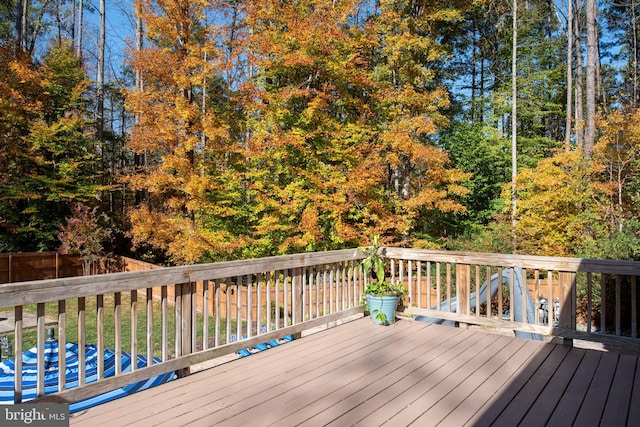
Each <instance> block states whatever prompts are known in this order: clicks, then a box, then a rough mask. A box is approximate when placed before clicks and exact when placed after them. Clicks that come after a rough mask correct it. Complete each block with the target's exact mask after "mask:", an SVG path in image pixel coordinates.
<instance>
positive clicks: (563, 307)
mask: <svg viewBox="0 0 640 427" xmlns="http://www.w3.org/2000/svg"><path fill="white" fill-rule="evenodd" d="M558 280H559V285H560V317H559V323H560V325H559V326H560V327H561V328H565V329H569V330H571V331H575V330H576V273H574V272H568V271H560V272H558ZM563 343H564V344H566V345H569V346H573V339H567V338H563Z"/></svg>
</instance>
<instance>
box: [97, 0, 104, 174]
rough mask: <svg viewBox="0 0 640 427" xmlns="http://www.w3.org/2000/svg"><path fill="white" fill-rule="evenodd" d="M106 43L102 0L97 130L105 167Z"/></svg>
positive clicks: (102, 0)
mask: <svg viewBox="0 0 640 427" xmlns="http://www.w3.org/2000/svg"><path fill="white" fill-rule="evenodd" d="M104 44H105V3H104V0H100V30H99V36H98V70H97V71H98V75H97V77H96V86H97V89H96V90H97V93H96V102H97V105H96V127H97V129H96V132H97V138H98V142H99V143H100V144H101V145H102V160H103V165H102V166H103V167H104Z"/></svg>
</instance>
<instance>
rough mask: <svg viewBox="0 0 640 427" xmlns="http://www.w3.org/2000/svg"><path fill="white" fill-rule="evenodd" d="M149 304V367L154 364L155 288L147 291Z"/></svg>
mask: <svg viewBox="0 0 640 427" xmlns="http://www.w3.org/2000/svg"><path fill="white" fill-rule="evenodd" d="M146 302H147V366H151V365H152V364H153V288H147V289H146Z"/></svg>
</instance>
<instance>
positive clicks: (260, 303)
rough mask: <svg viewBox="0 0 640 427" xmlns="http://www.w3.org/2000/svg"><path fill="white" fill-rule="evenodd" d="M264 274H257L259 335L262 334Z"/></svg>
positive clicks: (257, 325)
mask: <svg viewBox="0 0 640 427" xmlns="http://www.w3.org/2000/svg"><path fill="white" fill-rule="evenodd" d="M262 304H263V303H262V274H258V275H256V330H257V333H258V335H260V334H262V313H263V311H264V309H263V305H262Z"/></svg>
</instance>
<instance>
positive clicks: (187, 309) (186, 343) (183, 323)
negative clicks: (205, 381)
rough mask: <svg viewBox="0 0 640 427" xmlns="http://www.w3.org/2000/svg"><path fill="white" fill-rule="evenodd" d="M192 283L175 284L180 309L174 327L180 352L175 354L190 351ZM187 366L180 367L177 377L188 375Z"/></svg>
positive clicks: (183, 353) (188, 352) (189, 352)
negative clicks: (177, 334)
mask: <svg viewBox="0 0 640 427" xmlns="http://www.w3.org/2000/svg"><path fill="white" fill-rule="evenodd" d="M193 288H194V286H192V283H190V282H187V283H181V284H179V285H176V291H177V292H179V294H180V301H179V304H180V310H179V311H178V318H177V319H176V328H179V329H180V354H177V355H176V356H186V355H188V354H191V352H192V345H193V343H192V341H191V326H192V325H191V323H192V319H193V316H192V313H191V311H192V308H193V306H192V304H191V300H192V298H193V297H194V295H193ZM189 371H190V370H189V368H184V369H181V370H180V371H179V372H178V373H177V374H178V377H179V378H181V377H186V376H187V375H189Z"/></svg>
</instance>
